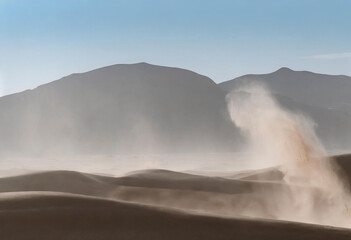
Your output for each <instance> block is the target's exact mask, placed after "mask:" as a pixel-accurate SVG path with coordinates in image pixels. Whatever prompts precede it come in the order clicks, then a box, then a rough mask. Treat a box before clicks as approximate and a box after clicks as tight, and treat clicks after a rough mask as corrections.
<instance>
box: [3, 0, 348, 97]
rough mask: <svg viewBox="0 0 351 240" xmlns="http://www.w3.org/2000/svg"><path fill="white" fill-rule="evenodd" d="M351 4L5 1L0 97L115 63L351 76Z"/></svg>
mask: <svg viewBox="0 0 351 240" xmlns="http://www.w3.org/2000/svg"><path fill="white" fill-rule="evenodd" d="M350 13H351V1H349V0H337V1H336V0H241V1H239V0H237V1H235V0H232V1H224V0H211V1H210V0H208V1H206V0H120V1H118V0H114V1H113V0H95V1H93V0H0V94H9V93H13V92H18V91H22V90H24V89H28V88H34V87H36V86H38V85H40V84H43V83H46V82H50V81H53V80H56V79H58V78H61V77H63V76H65V75H68V74H70V73H73V72H84V71H87V70H91V69H94V68H98V67H102V66H106V65H112V64H116V63H135V62H149V63H153V64H159V65H167V66H176V67H182V68H187V69H190V70H193V71H196V72H198V73H201V74H203V75H207V76H209V77H211V78H212V79H213V80H215V81H216V82H221V81H225V80H229V79H232V78H234V77H237V76H240V75H243V74H247V73H266V72H272V71H275V70H277V69H278V68H280V67H282V66H286V67H290V68H292V69H295V70H310V71H315V72H321V73H330V74H346V75H351V14H350Z"/></svg>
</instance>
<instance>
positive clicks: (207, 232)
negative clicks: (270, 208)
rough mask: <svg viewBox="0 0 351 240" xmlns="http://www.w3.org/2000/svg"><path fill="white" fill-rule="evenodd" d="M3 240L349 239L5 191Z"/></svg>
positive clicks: (338, 232)
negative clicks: (7, 192)
mask: <svg viewBox="0 0 351 240" xmlns="http://www.w3.org/2000/svg"><path fill="white" fill-rule="evenodd" d="M0 202H1V205H0V206H1V212H0V221H1V229H2V230H1V232H0V237H1V238H2V239H9V240H10V239H142V240H147V239H192V240H196V239H199V240H204V239H234V238H235V239H270V240H274V239H294V240H296V239H349V238H350V237H351V232H350V231H346V230H343V229H335V228H326V227H320V226H314V225H307V224H297V223H283V222H276V221H263V220H262V221H259V220H249V219H229V218H215V217H209V216H201V215H195V214H191V215H190V214H186V213H184V212H179V211H169V210H166V209H161V208H152V207H147V206H142V205H135V204H129V203H124V202H116V201H108V200H103V199H97V198H89V197H82V196H77V195H67V194H57V193H54V194H53V193H40V194H39V193H32V192H27V193H25V194H23V193H17V194H3V195H2V196H1V198H0Z"/></svg>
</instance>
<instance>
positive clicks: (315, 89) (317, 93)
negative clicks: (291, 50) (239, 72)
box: [219, 68, 351, 150]
mask: <svg viewBox="0 0 351 240" xmlns="http://www.w3.org/2000/svg"><path fill="white" fill-rule="evenodd" d="M249 82H260V83H264V84H265V85H266V86H267V87H268V88H269V89H270V91H271V92H272V94H273V96H274V97H275V98H276V99H277V101H278V102H279V103H280V104H281V105H282V106H283V107H285V108H287V109H289V110H292V111H294V112H300V113H303V114H307V115H308V116H309V117H311V118H312V119H313V120H314V121H315V122H316V123H317V128H316V131H317V135H319V137H320V138H321V139H322V141H323V143H324V144H325V145H326V146H327V148H328V149H329V150H344V149H345V150H346V149H350V146H351V127H350V126H351V94H350V92H351V77H348V76H343V75H338V76H335V75H325V74H317V73H312V72H307V71H293V70H291V69H289V68H281V69H279V70H278V71H275V72H273V73H269V74H249V75H244V76H241V77H238V78H235V79H233V80H230V81H226V82H222V83H220V84H219V86H220V87H221V88H222V89H223V90H224V91H226V92H230V91H232V90H234V89H238V87H240V86H241V85H243V84H245V83H249Z"/></svg>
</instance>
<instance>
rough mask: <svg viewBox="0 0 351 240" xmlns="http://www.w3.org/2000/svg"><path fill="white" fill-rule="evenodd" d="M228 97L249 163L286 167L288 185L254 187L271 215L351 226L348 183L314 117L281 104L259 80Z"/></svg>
mask: <svg viewBox="0 0 351 240" xmlns="http://www.w3.org/2000/svg"><path fill="white" fill-rule="evenodd" d="M227 102H228V110H229V112H230V116H231V119H232V121H233V122H234V123H235V125H236V126H237V127H238V128H240V129H241V131H242V133H243V135H244V136H245V137H246V139H247V142H248V143H247V151H249V152H250V153H251V156H252V157H251V158H250V164H251V165H253V166H256V168H257V167H267V166H279V167H278V168H279V170H280V171H281V172H282V173H283V176H284V177H283V180H282V184H283V185H284V188H278V189H277V188H273V190H272V189H271V190H267V191H260V190H259V189H258V190H257V191H256V192H257V193H259V195H260V196H257V197H259V198H262V199H265V208H267V211H268V212H269V213H270V214H271V215H272V217H273V218H276V219H282V220H292V221H301V222H309V223H317V224H326V225H333V226H342V227H351V210H350V204H349V203H350V199H351V198H350V193H349V190H348V186H347V185H346V184H345V181H343V179H342V177H341V176H339V175H338V174H337V173H339V172H340V171H338V169H337V167H336V166H335V165H334V164H333V162H332V161H331V159H329V158H328V157H327V154H326V151H325V149H324V147H323V145H322V144H321V142H320V141H319V140H318V137H317V136H316V134H315V131H314V129H315V127H316V125H315V124H314V122H313V121H312V120H311V119H309V118H308V117H307V116H304V115H302V114H299V113H293V112H290V111H287V110H285V109H283V108H282V107H281V106H280V105H279V104H278V103H277V102H276V100H275V99H274V97H273V95H272V94H271V93H270V91H269V90H268V88H267V87H266V86H264V85H262V84H259V83H254V82H251V83H249V84H246V85H242V86H241V87H239V88H237V89H236V90H234V91H233V92H231V93H229V94H228V95H227ZM282 189H284V190H282ZM250 214H251V216H256V217H261V216H260V214H255V212H254V211H253V212H251V213H250Z"/></svg>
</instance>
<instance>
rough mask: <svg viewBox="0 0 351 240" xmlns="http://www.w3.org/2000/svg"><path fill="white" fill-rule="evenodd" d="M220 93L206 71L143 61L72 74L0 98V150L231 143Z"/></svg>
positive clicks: (225, 147)
mask: <svg viewBox="0 0 351 240" xmlns="http://www.w3.org/2000/svg"><path fill="white" fill-rule="evenodd" d="M224 96H225V93H224V92H223V91H222V90H221V89H220V88H219V87H218V86H217V85H216V84H215V83H214V82H213V81H212V80H211V79H209V78H208V77H205V76H202V75H199V74H197V73H194V72H191V71H188V70H184V69H179V68H171V67H162V66H155V65H150V64H147V63H138V64H121V65H113V66H108V67H104V68H100V69H96V70H93V71H90V72H86V73H79V74H72V75H69V76H67V77H64V78H62V79H59V80H57V81H54V82H51V83H48V84H45V85H42V86H39V87H38V88H36V89H33V90H28V91H25V92H21V93H17V94H13V95H8V96H4V97H1V98H0V142H1V143H2V144H1V146H0V154H13V153H16V154H19V155H25V156H29V155H30V156H32V155H34V156H42V155H50V154H114V153H160V152H197V151H206V152H218V151H230V150H232V149H233V148H234V146H235V145H237V144H236V141H237V136H238V134H237V132H236V129H235V127H234V126H233V124H232V123H231V122H230V120H229V119H230V118H229V116H228V113H227V110H226V102H225V97H224Z"/></svg>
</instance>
